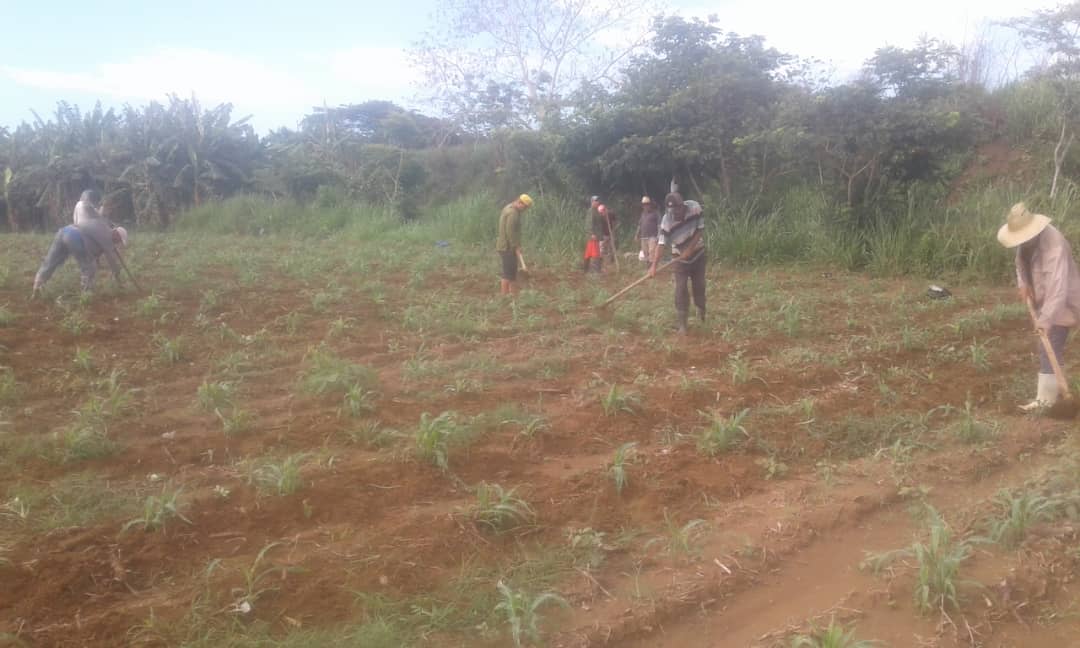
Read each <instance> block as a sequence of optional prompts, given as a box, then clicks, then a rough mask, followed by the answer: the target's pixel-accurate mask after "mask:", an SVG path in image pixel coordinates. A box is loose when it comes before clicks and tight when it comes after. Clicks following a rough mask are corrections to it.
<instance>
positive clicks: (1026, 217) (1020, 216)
mask: <svg viewBox="0 0 1080 648" xmlns="http://www.w3.org/2000/svg"><path fill="white" fill-rule="evenodd" d="M1049 224H1050V217H1049V216H1043V215H1042V214H1032V213H1031V212H1030V211H1028V208H1027V207H1026V206H1024V203H1016V204H1015V205H1013V206H1012V209H1010V210H1009V216H1008V217H1007V218H1006V219H1005V224H1004V225H1002V226H1001V229H999V230H998V234H997V238H998V242H1000V243H1001V244H1002V245H1004V246H1005V247H1007V248H1014V247H1016V246H1018V245H1023V244H1024V243H1027V242H1028V241H1030V240H1031V239H1033V238H1035V237H1036V236H1038V235H1039V234H1041V233H1042V231H1043V230H1044V229H1046V226H1047V225H1049Z"/></svg>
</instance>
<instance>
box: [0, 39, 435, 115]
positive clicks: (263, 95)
mask: <svg viewBox="0 0 1080 648" xmlns="http://www.w3.org/2000/svg"><path fill="white" fill-rule="evenodd" d="M0 77H7V78H8V79H10V80H11V81H13V82H14V83H16V84H18V85H21V86H26V87H31V88H37V89H41V90H47V91H55V92H56V93H57V95H58V97H57V98H58V99H62V98H64V93H65V92H70V93H75V92H78V93H86V94H88V95H90V96H93V97H100V98H102V99H103V100H106V101H107V100H108V99H112V100H115V101H133V102H145V101H150V100H159V101H160V100H162V99H164V97H165V96H166V95H168V94H170V93H175V94H178V95H180V96H182V97H187V96H190V95H191V94H192V93H194V94H195V95H196V96H197V97H198V98H199V100H200V101H202V102H203V103H204V104H214V103H221V102H230V103H232V104H234V105H235V106H236V108H237V115H238V116H240V115H244V114H249V113H250V114H252V115H253V116H254V123H255V125H256V126H257V127H258V128H260V129H266V128H273V127H277V126H281V125H288V126H295V124H296V123H297V122H298V121H299V120H300V119H301V118H302V117H303V116H304V115H305V114H307V113H308V112H310V110H311V108H312V107H313V106H318V105H321V104H322V103H323V102H326V103H328V104H330V105H336V104H340V103H353V102H361V101H366V100H369V99H389V100H395V101H402V100H404V99H405V98H406V97H407V96H408V95H409V94H410V87H411V86H412V85H414V84H415V83H416V82H417V81H418V80H419V75H418V74H417V73H416V72H415V71H414V70H413V69H412V67H411V65H410V64H409V61H408V58H407V56H406V54H405V52H404V51H403V50H395V49H392V48H371V47H357V48H349V49H340V50H328V51H326V52H321V53H309V54H305V55H304V56H296V57H291V58H289V59H287V62H285V63H280V62H278V61H266V60H260V59H255V58H250V57H241V56H235V55H232V54H226V53H221V52H213V51H209V50H203V49H162V50H159V51H155V52H149V53H145V54H139V55H136V56H133V57H132V58H130V59H129V60H127V61H123V62H110V63H101V64H98V65H96V66H94V67H93V68H91V69H90V70H88V71H85V72H67V71H59V70H49V69H41V68H30V67H16V66H4V67H0Z"/></svg>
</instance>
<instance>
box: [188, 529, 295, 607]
mask: <svg viewBox="0 0 1080 648" xmlns="http://www.w3.org/2000/svg"><path fill="white" fill-rule="evenodd" d="M281 544H282V543H280V542H271V543H269V544H267V545H266V546H264V547H263V548H262V549H261V550H260V551H259V553H258V555H256V556H255V560H253V561H252V563H251V564H250V565H248V566H247V567H245V568H242V569H238V570H237V571H239V572H240V576H241V577H242V579H243V583H242V584H241V585H239V586H237V587H233V588H232V589H231V590H230V594H231V595H232V598H233V605H232V611H234V612H238V613H240V614H249V613H250V612H251V611H252V610H254V609H255V604H256V603H257V602H258V600H259V599H260V598H262V596H263V595H265V594H268V593H270V592H276V591H277V590H278V587H277V586H275V585H270V580H271V579H272V578H273V577H274V576H275V575H276V576H278V578H279V579H280V580H284V579H285V577H286V576H287V575H288V574H295V573H300V572H302V571H303V569H302V568H300V567H296V566H282V565H276V564H273V563H270V562H269V561H268V560H267V558H266V555H267V554H268V553H269V552H270V550H272V549H274V548H275V547H279V546H281ZM221 562H222V561H221V559H220V558H215V559H214V560H212V561H210V564H209V565H207V566H206V571H205V577H206V578H207V579H209V578H210V576H211V575H212V574H213V572H214V571H215V570H216V569H217V568H218V567H219V566H220V565H221Z"/></svg>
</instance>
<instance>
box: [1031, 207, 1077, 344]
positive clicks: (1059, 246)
mask: <svg viewBox="0 0 1080 648" xmlns="http://www.w3.org/2000/svg"><path fill="white" fill-rule="evenodd" d="M1021 247H1023V246H1021ZM1026 265H1027V264H1026V263H1025V256H1024V253H1023V251H1022V249H1018V250H1017V252H1016V281H1017V283H1018V285H1019V286H1020V287H1021V288H1025V287H1026V288H1028V289H1030V290H1031V293H1032V298H1033V299H1034V300H1035V310H1036V312H1037V313H1038V319H1037V320H1036V325H1037V326H1038V327H1039V328H1042V329H1049V328H1050V327H1051V326H1065V327H1073V326H1076V325H1077V324H1080V270H1077V267H1076V260H1075V259H1073V255H1072V247H1071V246H1070V245H1069V242H1068V241H1066V240H1065V237H1064V236H1062V234H1061V232H1060V231H1058V229H1057V228H1056V227H1054V226H1053V225H1047V226H1046V229H1044V230H1043V231H1042V233H1041V234H1039V236H1038V237H1037V238H1036V239H1035V248H1034V250H1032V252H1031V256H1030V266H1027V267H1025V266H1026ZM1029 273H1030V274H1029Z"/></svg>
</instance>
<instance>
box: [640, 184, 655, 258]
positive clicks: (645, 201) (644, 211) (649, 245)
mask: <svg viewBox="0 0 1080 648" xmlns="http://www.w3.org/2000/svg"><path fill="white" fill-rule="evenodd" d="M659 232H660V211H659V210H658V209H657V208H656V204H655V203H653V201H652V198H649V197H648V196H642V197H641V219H640V220H639V221H638V231H637V235H638V240H639V241H641V252H639V253H638V259H639V260H641V261H642V263H644V264H645V265H646V266H648V265H649V262H650V261H652V258H653V253H654V252H655V251H656V241H657V237H658V236H659Z"/></svg>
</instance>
